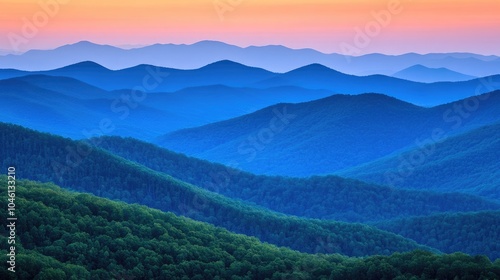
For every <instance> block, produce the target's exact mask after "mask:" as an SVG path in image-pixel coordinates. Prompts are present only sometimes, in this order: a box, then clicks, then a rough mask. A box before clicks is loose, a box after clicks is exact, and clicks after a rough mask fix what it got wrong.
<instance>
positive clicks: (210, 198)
mask: <svg viewBox="0 0 500 280" xmlns="http://www.w3.org/2000/svg"><path fill="white" fill-rule="evenodd" d="M0 131H1V133H0V143H1V145H0V155H1V157H0V158H1V164H2V166H14V167H16V176H18V177H19V178H27V179H31V180H37V181H46V182H56V183H58V184H59V185H61V186H63V187H65V188H67V189H71V190H74V191H79V192H87V193H92V194H95V195H98V196H101V197H105V198H109V199H115V200H121V201H124V202H127V203H139V204H143V205H146V206H149V207H152V208H156V209H159V210H162V211H171V212H173V213H175V214H178V215H183V216H186V217H190V218H193V219H196V220H199V221H205V222H209V223H211V224H213V225H216V226H220V227H224V228H226V229H228V230H230V231H233V232H236V233H242V234H246V235H249V236H254V237H257V238H259V239H260V240H261V241H263V242H269V243H272V244H275V245H278V246H286V247H289V248H292V249H294V250H299V251H302V252H309V253H316V252H318V253H341V254H344V255H350V256H367V255H374V254H385V255H387V254H390V253H393V252H405V251H410V250H414V249H418V248H421V249H427V250H432V249H430V248H428V247H424V246H420V245H418V244H417V243H415V242H413V241H410V240H407V239H405V238H403V237H401V236H398V235H395V234H392V233H389V232H385V231H382V230H379V229H376V228H374V227H370V226H367V225H361V224H349V223H343V222H334V221H322V220H315V219H304V218H298V217H293V216H287V215H283V214H280V213H276V212H272V211H270V210H267V209H264V208H262V207H257V206H255V205H250V204H248V203H245V202H242V201H238V200H234V199H230V198H227V197H224V196H221V195H219V194H216V193H213V192H209V191H207V190H204V189H201V188H199V187H196V186H193V185H190V184H187V183H185V182H182V181H180V180H177V179H174V178H172V177H171V176H168V175H165V174H163V173H159V172H155V171H153V170H151V169H148V168H146V167H144V166H141V165H139V164H137V163H133V162H130V161H127V160H125V159H123V158H121V157H118V156H114V155H112V154H111V153H109V152H106V151H104V150H101V149H96V148H92V147H91V146H90V145H89V143H87V142H75V141H72V140H69V139H65V138H62V137H57V136H53V135H49V134H43V133H37V132H34V131H32V130H28V129H25V128H22V127H19V126H14V125H7V124H0ZM19 139H22V141H19Z"/></svg>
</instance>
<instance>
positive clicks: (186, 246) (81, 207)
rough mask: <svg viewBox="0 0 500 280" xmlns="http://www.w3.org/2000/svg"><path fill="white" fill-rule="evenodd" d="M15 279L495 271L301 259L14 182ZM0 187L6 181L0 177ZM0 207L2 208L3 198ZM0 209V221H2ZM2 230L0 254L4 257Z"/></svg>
mask: <svg viewBox="0 0 500 280" xmlns="http://www.w3.org/2000/svg"><path fill="white" fill-rule="evenodd" d="M17 183H18V184H17V186H16V192H17V194H18V196H17V198H16V205H17V209H18V210H17V213H18V217H19V220H18V221H17V224H16V230H17V232H18V234H19V235H18V238H17V242H16V250H18V251H17V252H16V259H17V267H16V269H17V271H16V274H12V273H10V272H8V271H7V270H1V271H0V278H2V279H16V278H18V279H51V280H59V279H61V280H63V279H78V280H80V279H122V278H127V279H129V278H132V279H153V278H156V279H159V278H161V279H325V280H326V279H409V278H410V277H412V276H416V277H420V279H452V278H454V279H495V278H498V277H500V263H499V262H498V261H497V262H495V263H491V261H489V260H488V259H487V258H485V257H481V256H476V257H471V256H467V255H464V254H458V253H457V254H452V255H433V254H431V253H428V252H423V251H414V252H411V253H405V254H399V253H397V254H393V255H391V256H389V257H381V256H373V257H368V258H346V257H342V256H340V255H308V254H303V253H298V252H296V251H292V250H289V249H285V248H277V247H275V246H272V245H269V244H262V243H260V242H259V241H258V240H257V239H255V238H251V237H247V236H244V235H236V234H233V233H230V232H228V231H226V230H224V229H221V228H216V227H214V226H212V225H209V224H206V223H200V222H195V221H193V220H191V219H188V218H183V217H177V216H175V215H174V214H171V213H164V212H161V211H157V210H153V209H149V208H147V207H144V206H139V205H128V204H125V203H122V202H112V201H110V200H107V199H103V198H98V197H95V196H92V195H89V194H79V193H70V192H68V191H65V190H62V189H60V188H59V187H57V186H54V185H53V184H40V183H34V182H28V181H20V180H19V181H17ZM0 184H2V185H6V184H7V182H6V177H5V176H0ZM0 199H2V200H6V199H7V196H6V193H5V192H2V193H1V195H0ZM6 214H7V213H6V212H5V211H2V212H1V214H0V218H1V219H3V220H5V219H6ZM5 230H6V229H5V228H4V227H2V228H1V229H0V231H1V232H2V234H1V237H0V241H1V242H0V244H1V245H0V246H2V249H3V250H5V249H6V247H5V246H6V244H7V242H6V237H5V236H6V234H7V232H6V231H5Z"/></svg>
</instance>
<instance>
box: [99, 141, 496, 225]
mask: <svg viewBox="0 0 500 280" xmlns="http://www.w3.org/2000/svg"><path fill="white" fill-rule="evenodd" d="M95 141H96V142H99V147H101V148H104V149H106V150H108V151H110V152H112V153H114V154H116V155H119V156H121V157H123V158H126V159H128V160H131V161H135V162H137V163H139V164H142V165H144V166H147V167H148V168H151V169H153V170H156V171H160V172H163V173H166V174H168V175H170V176H172V177H175V178H177V179H179V180H182V181H184V182H188V183H190V184H193V185H196V186H199V187H202V188H204V189H207V190H210V191H213V192H217V193H220V194H222V195H225V196H228V197H232V198H237V199H242V200H245V201H250V202H253V203H256V204H258V205H261V206H264V207H266V208H269V209H272V210H274V211H278V212H282V213H286V214H291V215H296V216H303V217H309V218H320V219H333V220H341V221H348V222H367V221H374V220H386V219H394V218H397V217H408V216H424V215H429V214H431V213H435V212H462V211H479V210H495V209H499V207H500V206H499V205H498V204H496V203H493V202H489V201H486V200H483V199H481V198H477V197H474V196H470V195H465V194H439V193H434V192H428V191H408V190H400V189H392V188H389V187H383V186H377V185H370V184H366V183H363V182H360V181H356V180H349V179H343V178H340V177H335V176H326V177H312V178H308V179H303V178H285V177H271V176H256V175H253V174H250V173H247V172H243V171H239V170H236V169H232V168H229V167H226V166H223V165H220V164H214V163H210V162H207V161H203V160H198V159H195V158H190V157H187V156H184V155H181V154H177V153H174V152H170V151H168V150H165V149H162V148H159V147H157V146H155V145H152V144H149V143H145V142H141V141H138V140H135V139H132V138H126V139H123V138H119V137H102V138H100V139H96V140H95Z"/></svg>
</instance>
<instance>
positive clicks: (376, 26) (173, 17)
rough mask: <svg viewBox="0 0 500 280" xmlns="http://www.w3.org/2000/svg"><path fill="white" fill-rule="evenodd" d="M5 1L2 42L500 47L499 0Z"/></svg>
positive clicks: (487, 50)
mask: <svg viewBox="0 0 500 280" xmlns="http://www.w3.org/2000/svg"><path fill="white" fill-rule="evenodd" d="M0 10H1V11H2V13H0V22H1V24H0V34H1V35H2V36H1V37H0V38H1V39H0V49H4V50H13V49H16V50H19V51H26V50H29V49H48V48H54V47H57V46H60V45H64V44H69V43H75V42H78V41H82V40H88V41H92V42H94V43H99V44H110V45H117V46H123V45H149V44H154V43H176V44H178V43H186V44H189V43H194V42H198V41H202V40H218V41H223V42H226V43H230V44H235V45H239V46H249V45H270V44H274V45H275V44H279V45H285V46H288V47H291V48H313V49H317V50H319V51H322V52H327V53H331V52H338V53H339V52H342V48H344V49H345V48H346V46H347V48H348V49H349V50H350V51H352V52H353V54H355V55H359V54H366V53H373V52H380V53H387V54H400V53H406V52H418V53H429V52H461V51H467V52H476V53H481V54H495V55H500V16H499V15H500V1H498V0H440V1H436V0H307V1H301V0H274V1H271V0H190V1H186V0H182V1H174V0H142V1H136V0H108V1H106V0H2V1H1V3H0ZM377 18H378V19H377ZM30 27H34V30H33V28H31V29H30ZM370 28H371V29H370ZM360 31H361V32H362V33H363V34H361V35H360V34H359V32H360ZM26 35H28V36H26ZM360 36H361V37H363V36H364V39H365V41H363V44H359V42H358V41H359V40H360ZM357 42H358V43H357Z"/></svg>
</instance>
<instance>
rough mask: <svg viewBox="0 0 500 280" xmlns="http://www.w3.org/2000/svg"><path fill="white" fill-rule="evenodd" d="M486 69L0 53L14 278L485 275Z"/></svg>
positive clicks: (480, 59) (152, 53)
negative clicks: (13, 191)
mask: <svg viewBox="0 0 500 280" xmlns="http://www.w3.org/2000/svg"><path fill="white" fill-rule="evenodd" d="M211 50H213V51H211ZM28 61H31V62H28ZM8 65H11V66H8ZM33 65H35V66H34V67H33ZM499 65H500V60H499V58H498V57H495V56H481V55H475V54H468V53H452V54H428V55H418V54H405V55H399V56H387V55H380V54H372V55H366V56H361V57H345V56H342V55H339V54H322V53H319V52H316V51H314V50H291V49H287V48H285V47H282V46H266V47H248V48H240V47H235V46H230V45H227V44H223V43H219V42H213V41H204V42H200V43H197V44H193V45H153V46H147V47H140V48H136V49H130V50H124V49H119V48H116V47H111V46H100V45H95V44H92V43H89V42H80V43H77V44H74V45H68V46H63V47H61V48H58V49H56V50H50V51H30V52H27V53H25V54H22V55H18V56H14V55H8V56H1V55H0V68H2V69H0V98H1V99H2V102H1V103H0V162H1V164H2V166H6V167H9V166H10V167H11V169H12V168H15V169H16V174H15V175H16V176H17V178H22V179H27V180H34V181H37V182H32V181H25V180H20V181H18V183H17V184H18V186H19V189H18V190H19V191H20V192H21V193H23V195H22V196H21V195H20V196H19V197H16V199H18V200H16V202H17V201H19V205H21V206H22V210H21V211H20V212H19V213H21V214H20V215H22V218H23V219H20V220H22V222H21V224H20V225H19V229H21V230H22V234H20V238H19V239H20V240H21V242H22V243H21V244H22V248H20V251H16V254H17V256H19V263H22V264H30V263H36V265H35V268H34V269H31V270H29V271H27V270H21V271H22V272H21V274H22V276H23V277H24V278H34V277H35V276H36V277H38V278H41V279H65V278H68V277H65V276H68V275H78V277H77V278H78V279H90V278H92V279H110V278H120V277H118V276H116V275H115V274H114V272H113V271H115V270H118V271H126V272H127V273H128V274H127V275H134V276H135V275H137V278H138V279H153V278H160V279H161V278H163V279H181V278H182V276H186V275H187V274H188V273H186V271H187V270H189V271H192V272H190V274H189V277H191V276H192V277H191V278H193V279H217V277H219V278H220V279H226V278H229V277H230V276H228V275H237V276H241V277H240V278H238V279H351V278H352V279H410V278H411V277H412V276H414V275H417V276H419V277H420V276H421V278H422V279H424V278H426V277H427V278H431V279H434V278H436V279H453V277H455V276H457V275H465V276H466V277H469V278H470V279H488V278H490V279H496V278H498V277H497V275H498V274H500V270H499V269H498V267H499V265H500V263H499V261H498V260H497V261H496V262H493V263H492V261H495V259H497V258H498V257H499V256H500V252H499V249H500V248H499V247H498V246H497V243H498V237H499V236H498V234H497V233H498V227H499V225H498V222H497V220H498V218H499V215H500V214H499V213H500V212H499V211H500V196H499V193H500V173H499V172H500V163H499V161H498V158H499V157H500V134H499V133H500V71H499V67H498V66H499ZM4 66H5V67H4ZM163 66H167V67H163ZM8 67H15V69H6V68H8ZM43 67H45V68H43ZM36 68H39V69H36ZM26 69H31V70H33V71H26ZM39 70H42V71H39ZM346 73H349V74H346ZM352 73H357V74H358V75H360V76H355V75H352ZM365 74H370V75H367V76H363V75H365ZM391 75H392V76H391ZM396 76H397V77H396ZM398 77H399V78H398ZM33 129H34V130H33ZM61 136H62V137H61ZM64 137H69V138H64ZM11 169H9V171H10V170H11ZM6 180H12V177H6V176H0V182H2V184H4V185H7V182H6ZM38 182H51V183H49V184H42V183H38ZM53 184H57V185H58V186H60V187H61V188H63V189H61V188H60V187H58V186H55V185H53ZM67 190H70V192H68V191H67ZM83 193H90V194H92V195H94V196H92V195H90V194H83ZM0 196H1V197H2V199H7V194H6V193H2V194H0ZM111 200H119V201H121V202H120V203H118V202H116V201H115V202H112V201H111ZM131 204H134V205H131ZM137 204H139V205H137ZM148 207H151V208H153V209H156V210H153V209H150V208H148ZM164 212H169V213H164ZM0 216H1V217H2V218H3V219H6V213H4V214H3V216H2V215H0ZM179 216H183V217H179ZM20 217H21V216H20ZM191 219H192V220H191ZM193 220H196V221H198V222H195V221H193ZM28 221H34V222H33V223H31V222H28ZM214 226H215V227H214ZM0 231H1V234H0V241H2V242H0V244H4V245H5V244H7V242H6V238H4V237H3V236H7V235H8V232H7V231H5V229H3V228H2V229H0ZM4 239H5V240H4ZM3 241H5V242H3ZM263 242H266V243H269V244H263ZM4 245H1V246H4ZM276 246H281V247H285V248H277V247H276ZM2 249H4V247H2ZM290 249H292V250H295V251H292V250H290ZM415 250H420V251H415ZM297 251H298V252H297ZM410 251H411V252H410ZM405 252H409V253H405ZM454 252H463V253H456V254H453V255H441V254H442V253H454ZM316 253H321V254H317V255H313V254H316ZM464 253H465V254H471V255H475V254H480V255H482V256H468V255H465V254H464ZM100 255H103V256H106V257H104V258H95V256H100ZM373 255H377V256H376V257H373ZM380 255H391V256H387V257H386V256H380ZM370 256H372V257H370ZM350 257H360V258H359V259H353V258H350ZM488 258H489V259H488ZM34 260H37V261H34ZM146 260H147V261H146ZM490 260H491V261H490ZM306 263H308V264H306ZM304 266H305V267H304ZM29 267H31V266H29ZM108 270H111V272H108ZM144 271H147V272H144ZM111 274H113V275H111ZM146 274H147V276H146ZM34 275H35V276H34ZM40 275H41V276H40ZM42 276H43V277H42ZM465 276H464V278H465ZM44 277H45V278H44ZM481 277H482V278H481ZM0 278H2V279H3V278H5V277H3V274H2V273H1V272H0ZM469 278H467V279H469ZM6 279H9V278H6Z"/></svg>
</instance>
